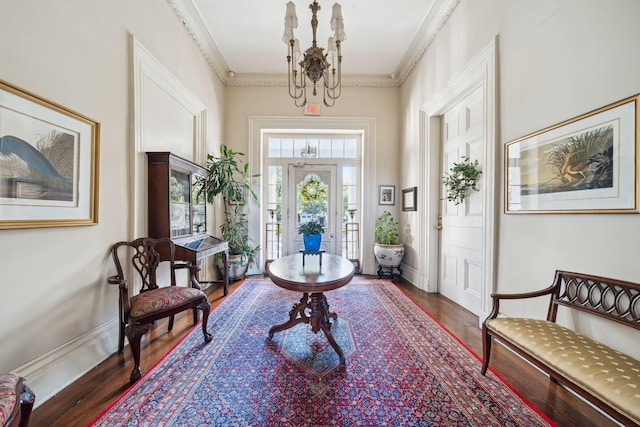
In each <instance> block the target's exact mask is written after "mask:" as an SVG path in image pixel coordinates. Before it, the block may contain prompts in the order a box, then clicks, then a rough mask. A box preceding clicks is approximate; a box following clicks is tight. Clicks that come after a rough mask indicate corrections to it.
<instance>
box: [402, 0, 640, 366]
mask: <svg viewBox="0 0 640 427" xmlns="http://www.w3.org/2000/svg"><path fill="white" fill-rule="evenodd" d="M639 16H640V2H638V1H636V0H620V1H616V2H613V3H611V2H604V1H599V0H588V1H585V0H541V1H535V2H531V1H526V0H518V1H514V0H481V1H478V0H473V1H471V0H463V1H462V2H461V3H460V5H459V6H458V7H457V9H456V10H455V12H454V13H453V15H452V16H451V18H450V19H449V21H448V22H447V23H446V24H445V26H444V28H443V29H442V31H441V32H440V34H439V35H438V37H437V38H436V40H435V41H434V43H433V44H432V46H431V47H430V48H429V49H428V51H427V52H426V54H425V56H424V57H423V58H422V60H421V61H420V63H419V64H418V66H417V67H416V69H415V70H414V71H413V73H412V74H411V76H410V77H409V79H408V80H407V81H406V82H405V84H404V85H403V86H402V88H401V91H402V100H401V109H402V113H401V114H402V119H401V122H402V127H403V147H404V148H403V150H402V152H403V156H402V159H401V163H402V177H401V182H402V186H403V187H407V186H410V185H414V184H415V182H416V179H417V168H418V166H419V164H420V163H419V159H418V158H416V156H415V155H414V153H417V150H418V147H417V145H416V144H417V141H419V140H420V127H419V117H420V116H419V110H420V107H422V106H423V105H424V104H425V103H426V102H427V101H428V100H429V99H430V97H432V96H434V95H435V94H438V93H439V91H441V90H442V88H443V87H445V85H446V83H447V81H448V80H449V79H451V78H453V77H455V76H456V75H458V74H459V73H460V72H462V70H464V67H465V65H466V64H467V63H468V62H469V61H470V60H471V59H472V58H473V57H474V56H475V55H476V54H477V53H478V52H479V51H480V50H481V49H482V48H483V47H484V46H485V45H487V44H488V43H489V42H490V41H491V40H492V39H493V38H494V37H496V36H497V37H498V54H497V58H498V65H497V67H498V111H499V117H498V138H497V139H498V143H497V144H498V146H497V147H496V156H497V158H496V165H497V177H496V179H497V181H496V182H495V185H496V187H495V191H496V196H497V197H498V200H497V203H498V209H497V212H498V218H497V224H498V229H497V236H496V237H497V239H498V242H497V245H496V247H497V254H496V259H497V283H496V288H497V290H498V291H501V292H513V291H526V290H533V289H538V288H542V287H545V286H547V285H549V284H550V282H551V280H552V279H553V274H554V271H555V270H556V269H566V270H570V271H578V272H585V273H591V274H596V275H604V276H609V277H615V278H619V279H626V280H631V281H638V280H639V278H640V263H638V261H637V254H638V250H637V246H638V243H637V242H638V241H639V240H640V216H639V215H629V214H618V215H611V214H609V215H602V214H601V215H596V214H586V215H561V214H547V215H505V214H503V213H502V212H503V208H502V206H503V196H502V194H503V184H504V182H503V178H502V164H503V149H504V144H505V143H506V142H508V141H511V140H514V139H516V138H518V137H521V136H524V135H527V134H529V133H531V132H534V131H536V130H539V129H542V128H545V127H547V126H550V125H553V124H556V123H558V122H560V121H563V120H566V119H569V118H572V117H575V116H578V115H580V114H583V113H586V112H588V111H591V110H593V109H596V108H599V107H602V106H605V105H607V104H609V103H612V102H614V101H617V100H620V99H623V98H626V97H628V96H631V95H634V94H636V93H638V92H639V91H640V58H638V56H637V55H636V54H635V52H637V50H638V46H637V43H638V40H640V27H639V26H638V25H637V23H636V20H637V18H638V17H639ZM428 197H436V198H437V195H429V196H428ZM410 221H412V218H410V217H407V216H403V222H405V223H406V222H410ZM427 226H431V225H430V224H429V225H427ZM419 238H420V236H415V239H419ZM408 262H410V263H415V262H416V258H410V259H409V261H408ZM414 266H416V265H414ZM502 308H503V310H504V311H505V313H507V314H509V315H518V314H531V313H533V312H534V311H535V312H537V313H540V314H544V313H545V309H546V307H545V304H544V302H540V303H539V304H532V305H520V306H514V305H512V306H505V307H502ZM567 322H570V323H576V324H577V326H578V328H579V329H580V330H582V331H583V332H584V333H586V334H588V335H593V336H597V337H599V338H601V339H603V340H605V341H606V342H607V343H608V344H610V345H612V346H614V347H618V348H622V349H624V350H626V351H628V352H630V353H631V354H634V355H635V356H636V357H639V356H640V348H639V347H638V346H637V339H633V340H631V339H629V338H630V337H635V338H637V332H635V331H633V332H627V331H624V332H622V329H619V328H617V330H619V331H618V332H617V333H608V332H607V331H608V330H604V329H603V326H602V322H595V321H592V320H585V319H584V318H576V317H574V318H572V319H567ZM615 326H617V325H615ZM607 327H610V325H608V326H607Z"/></svg>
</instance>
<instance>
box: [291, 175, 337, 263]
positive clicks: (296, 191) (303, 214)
mask: <svg viewBox="0 0 640 427" xmlns="http://www.w3.org/2000/svg"><path fill="white" fill-rule="evenodd" d="M288 177H289V179H288V186H287V188H286V189H283V190H284V191H283V196H284V195H286V199H287V200H286V201H285V200H284V197H283V201H285V205H286V206H287V215H286V218H285V219H283V222H285V224H286V226H285V228H284V234H285V235H286V236H287V245H286V252H287V253H286V254H285V255H290V254H294V253H296V252H299V251H300V250H302V249H303V247H304V245H303V242H302V235H300V234H298V232H297V229H298V227H299V226H300V225H302V224H304V223H307V222H310V221H316V222H318V223H320V224H321V225H322V226H323V227H324V233H323V235H322V244H321V246H320V250H324V251H326V252H327V253H330V254H337V252H336V248H337V247H338V248H339V247H340V245H336V241H337V240H340V235H341V233H340V230H341V229H340V227H341V226H342V222H341V220H340V216H339V215H338V212H339V211H340V210H341V209H339V205H338V196H337V195H338V186H337V166H336V165H323V164H289V165H288Z"/></svg>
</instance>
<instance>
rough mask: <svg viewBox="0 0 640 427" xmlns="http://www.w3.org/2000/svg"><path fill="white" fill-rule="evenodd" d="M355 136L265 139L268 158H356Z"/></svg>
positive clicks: (357, 146) (357, 149)
mask: <svg viewBox="0 0 640 427" xmlns="http://www.w3.org/2000/svg"><path fill="white" fill-rule="evenodd" d="M358 142H359V139H357V138H305V137H301V138H297V137H288V138H276V137H269V138H268V140H267V145H268V147H267V156H268V157H270V158H317V159H356V158H358V157H359V148H360V147H359V144H358Z"/></svg>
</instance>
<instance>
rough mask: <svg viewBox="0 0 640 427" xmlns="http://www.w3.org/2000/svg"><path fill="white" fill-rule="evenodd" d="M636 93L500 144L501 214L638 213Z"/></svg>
mask: <svg viewBox="0 0 640 427" xmlns="http://www.w3.org/2000/svg"><path fill="white" fill-rule="evenodd" d="M639 100H640V94H639V95H634V96H631V97H629V98H626V99H623V100H621V101H618V102H615V103H613V104H609V105H607V106H605V107H602V108H599V109H597V110H594V111H591V112H589V113H586V114H583V115H581V116H578V117H574V118H572V119H569V120H566V121H564V122H562V123H558V124H556V125H553V126H550V127H548V128H545V129H542V130H540V131H537V132H534V133H532V134H530V135H526V136H524V137H522V138H519V139H516V140H515V141H511V142H509V143H507V144H506V145H505V171H504V172H505V194H504V200H505V206H504V210H505V213H638V188H637V182H636V175H637V171H638V141H639V140H640V138H639V131H638V124H639V123H640V116H639V114H640V112H639V109H638V101H639Z"/></svg>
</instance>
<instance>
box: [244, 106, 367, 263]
mask: <svg viewBox="0 0 640 427" xmlns="http://www.w3.org/2000/svg"><path fill="white" fill-rule="evenodd" d="M297 129H300V130H303V131H305V132H306V131H309V132H313V131H327V130H338V131H354V130H357V131H360V132H362V151H361V155H362V163H361V167H362V179H361V183H362V191H361V193H360V194H361V200H360V206H362V213H361V216H360V218H361V219H362V228H361V230H373V224H374V222H375V207H376V201H377V200H376V198H375V197H373V196H372V195H374V194H376V188H377V187H376V182H375V170H374V169H375V167H374V166H375V164H376V162H375V160H376V159H375V153H376V119H375V118H373V117H286V116H285V117H280V116H250V117H249V152H248V156H249V158H248V161H249V164H250V167H251V169H252V170H251V171H250V173H251V174H257V173H261V169H262V164H263V161H262V160H263V159H262V146H261V145H262V139H263V135H264V134H265V133H274V132H278V131H292V130H297ZM263 185H264V178H263V177H261V178H260V188H254V191H256V192H257V193H258V191H259V193H258V194H263V192H262V190H263V188H262V186H263ZM254 205H255V204H250V205H249V227H250V229H249V236H250V237H251V239H252V240H254V241H256V242H262V239H263V234H264V233H262V229H261V227H262V224H263V221H264V220H265V218H263V217H262V209H261V208H260V206H254ZM367 248H372V249H371V250H367ZM361 252H362V254H363V259H362V271H363V272H368V273H367V274H373V272H374V271H375V262H374V256H373V233H366V232H363V233H362V245H361ZM260 257H261V260H260V263H259V264H258V265H264V259H262V258H263V254H262V253H261V254H260Z"/></svg>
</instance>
